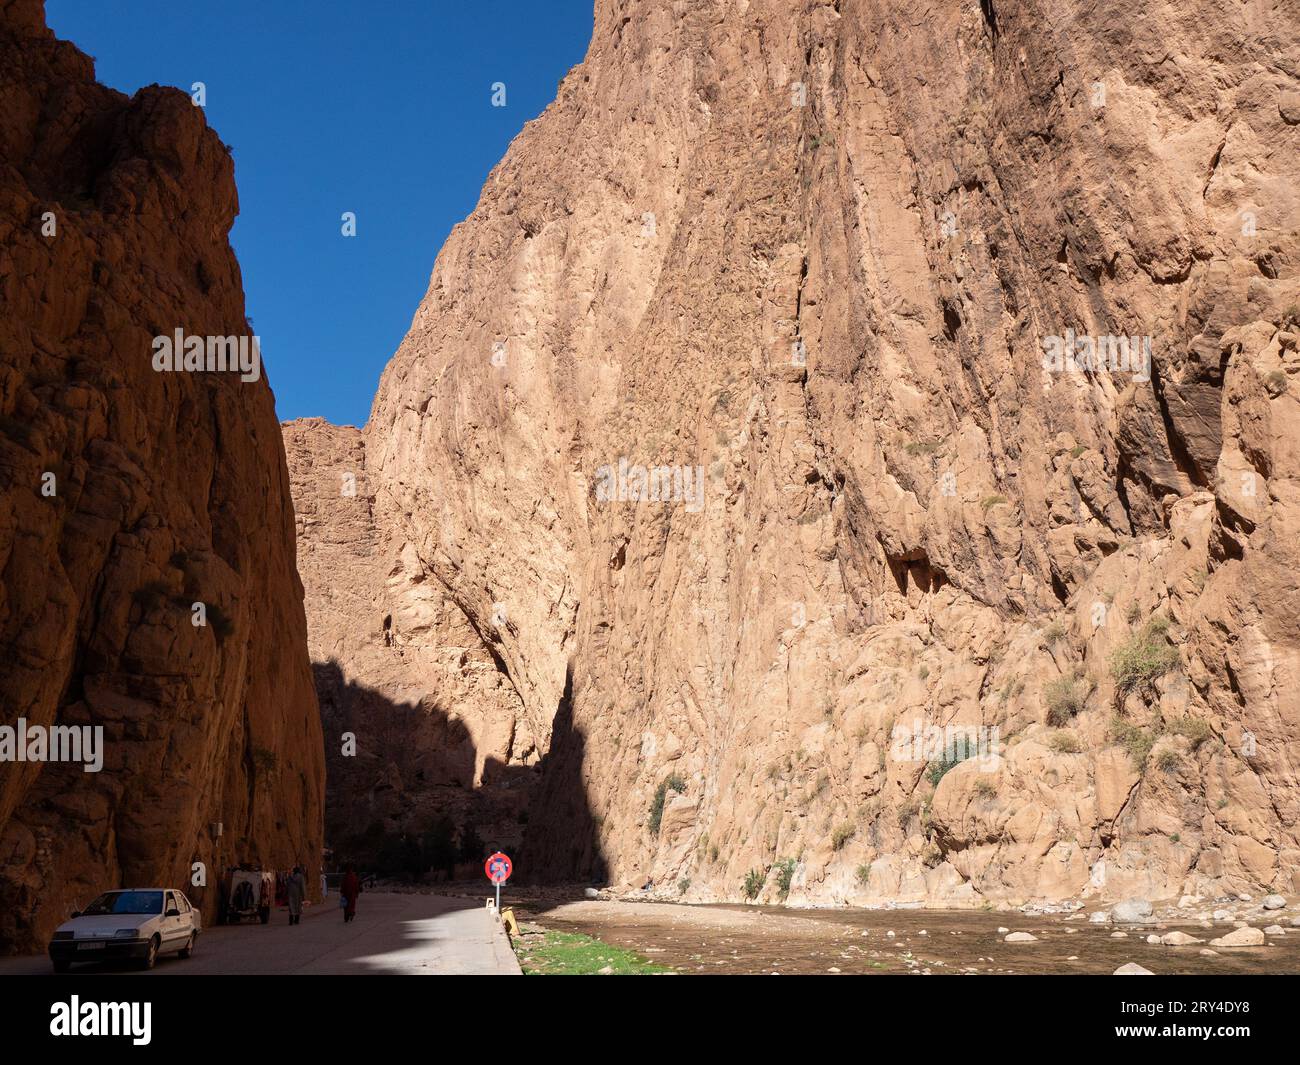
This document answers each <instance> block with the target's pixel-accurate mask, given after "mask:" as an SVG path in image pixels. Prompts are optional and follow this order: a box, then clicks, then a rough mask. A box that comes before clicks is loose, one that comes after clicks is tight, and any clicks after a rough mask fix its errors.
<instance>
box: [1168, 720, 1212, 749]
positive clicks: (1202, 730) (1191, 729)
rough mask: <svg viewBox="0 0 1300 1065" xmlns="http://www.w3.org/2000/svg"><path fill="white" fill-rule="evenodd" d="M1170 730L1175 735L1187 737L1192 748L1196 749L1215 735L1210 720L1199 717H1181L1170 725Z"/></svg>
mask: <svg viewBox="0 0 1300 1065" xmlns="http://www.w3.org/2000/svg"><path fill="white" fill-rule="evenodd" d="M1169 731H1170V732H1172V733H1173V734H1174V735H1175V736H1182V737H1183V738H1184V739H1186V740H1187V742H1188V743H1190V744H1191V745H1192V750H1196V749H1197V748H1198V747H1200V745H1201V744H1202V743H1204V742H1205V741H1206V740H1208V739H1209V738H1210V737H1211V736H1213V735H1214V731H1213V730H1212V729H1211V728H1210V725H1209V722H1207V721H1203V720H1202V719H1201V718H1199V717H1180V718H1179V719H1178V720H1177V721H1175V722H1174V723H1173V724H1172V725H1170V726H1169Z"/></svg>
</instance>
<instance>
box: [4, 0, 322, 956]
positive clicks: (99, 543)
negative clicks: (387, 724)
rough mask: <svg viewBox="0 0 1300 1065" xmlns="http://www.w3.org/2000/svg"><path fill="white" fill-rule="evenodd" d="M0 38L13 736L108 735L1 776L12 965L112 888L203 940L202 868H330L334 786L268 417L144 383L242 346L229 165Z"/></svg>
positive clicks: (46, 35)
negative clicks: (181, 358) (212, 338)
mask: <svg viewBox="0 0 1300 1065" xmlns="http://www.w3.org/2000/svg"><path fill="white" fill-rule="evenodd" d="M0 16H2V17H0V100H3V101H4V106H3V108H0V240H2V241H3V246H4V254H3V256H2V257H0V309H2V311H3V313H0V648H2V649H3V657H4V663H5V664H4V667H3V669H0V706H2V709H3V712H2V714H0V724H2V725H4V726H6V727H15V726H16V725H17V722H18V720H19V719H23V720H24V721H25V722H26V725H27V727H28V728H29V729H30V728H33V727H38V728H42V729H45V728H48V727H50V726H52V725H56V724H57V725H60V726H88V727H91V728H102V730H103V731H102V735H103V749H102V754H103V765H102V770H101V771H100V772H97V773H88V772H84V770H83V766H82V764H81V763H68V762H44V763H42V762H31V761H28V762H16V761H5V762H3V763H0V946H3V948H5V949H36V948H40V947H43V946H44V944H45V943H46V941H47V939H48V934H49V932H50V930H51V929H52V928H53V927H54V926H55V925H56V924H58V923H59V922H61V921H63V920H65V919H66V918H67V916H68V912H69V911H70V910H72V909H74V908H76V905H77V904H78V903H80V904H82V905H84V904H85V903H86V902H88V901H89V900H90V898H91V897H92V896H93V895H95V894H96V893H97V892H99V891H102V890H105V889H109V888H113V887H117V886H124V885H136V886H140V885H153V884H160V883H161V884H167V885H175V886H177V887H182V888H184V889H185V890H187V892H188V893H189V894H190V896H191V897H192V898H193V899H194V900H195V901H196V902H197V903H198V904H200V905H201V906H202V907H203V909H204V911H205V913H206V915H207V918H208V920H213V919H215V917H214V915H215V901H216V893H215V890H214V888H213V887H212V886H209V887H207V888H206V889H204V888H202V887H200V886H198V885H196V884H195V882H194V878H193V877H192V875H191V867H192V864H193V863H195V862H201V863H204V865H205V866H206V870H207V874H208V881H209V884H210V885H211V884H213V883H214V882H215V874H216V873H217V871H218V869H219V868H220V867H221V866H222V865H224V864H227V863H230V862H237V861H249V862H256V863H261V864H264V865H266V866H269V867H272V868H286V867H288V866H291V865H292V864H293V863H295V862H302V863H304V864H305V865H307V866H309V867H313V868H314V867H318V866H319V864H320V857H321V821H322V802H323V790H324V764H323V755H322V750H321V738H320V723H319V716H318V713H317V708H316V699H315V694H314V690H313V684H312V676H311V672H310V665H309V661H308V658H307V654H306V632H305V621H304V615H303V610H302V602H301V600H302V587H301V584H300V582H299V581H298V578H297V575H296V573H295V569H294V538H293V512H292V509H291V501H290V494H289V480H288V471H287V468H286V466H285V462H284V452H283V447H282V445H281V442H280V436H279V432H278V426H277V423H276V419H275V410H274V403H273V399H272V396H271V391H270V389H269V387H268V386H267V383H266V381H265V379H264V378H263V377H259V378H258V380H256V381H248V382H245V381H242V380H240V376H239V375H238V374H232V373H230V372H228V371H217V372H211V373H207V372H179V373H177V372H172V373H162V372H156V371H155V370H154V369H153V351H154V349H153V346H152V345H153V338H154V337H155V336H158V335H171V334H172V333H173V331H174V330H175V329H177V328H181V329H183V330H184V331H185V334H186V335H194V336H207V335H217V336H239V335H248V334H249V333H250V332H251V330H250V329H249V326H248V323H247V322H246V321H245V317H244V296H243V289H242V284H241V280H240V274H239V266H238V264H237V262H236V260H235V257H234V254H233V252H232V251H231V249H230V246H229V244H228V242H227V239H226V237H227V233H228V231H229V229H230V226H231V223H232V221H233V220H234V217H235V214H236V212H237V209H238V208H237V200H236V194H235V184H234V177H233V164H232V162H231V158H230V155H229V153H228V152H227V150H226V149H225V147H224V146H223V145H222V143H221V141H220V140H219V139H218V138H217V137H216V135H215V134H214V133H212V132H211V131H210V130H209V129H207V128H206V125H205V122H204V117H203V112H202V110H201V109H199V108H196V107H194V106H192V105H191V103H190V100H189V98H188V97H187V96H185V95H184V94H183V93H180V92H177V91H175V90H170V89H161V88H157V87H151V88H146V89H143V90H141V91H140V92H139V93H137V94H136V96H135V97H133V98H131V99H128V98H126V97H124V96H122V95H121V94H120V93H116V92H113V91H111V90H109V89H106V88H104V87H102V86H100V85H97V84H96V83H95V80H94V69H93V64H92V61H91V60H90V59H89V58H88V57H87V56H85V55H83V54H82V53H81V52H80V51H78V50H77V49H76V48H75V47H73V46H72V45H71V44H68V43H66V42H62V41H57V40H55V39H54V37H53V36H52V34H51V33H50V32H49V30H47V29H46V28H45V25H44V14H43V6H42V5H41V4H40V3H30V2H15V0H10V2H5V3H0ZM196 603H199V604H202V608H201V609H200V610H198V611H196V610H195V606H194V604H196ZM196 616H199V617H201V618H202V619H203V620H204V621H205V624H203V625H195V624H194V623H193V619H194V618H195V617H196ZM92 735H93V734H92ZM218 824H220V826H221V829H220V833H219V834H218V831H217V829H216V828H215V826H216V825H218Z"/></svg>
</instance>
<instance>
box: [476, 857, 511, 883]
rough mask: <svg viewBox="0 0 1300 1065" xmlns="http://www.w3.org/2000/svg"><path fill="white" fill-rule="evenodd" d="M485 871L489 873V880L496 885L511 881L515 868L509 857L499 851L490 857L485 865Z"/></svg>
mask: <svg viewBox="0 0 1300 1065" xmlns="http://www.w3.org/2000/svg"><path fill="white" fill-rule="evenodd" d="M483 871H484V872H485V873H487V878H488V879H489V880H491V881H492V883H494V884H498V885H499V884H504V883H505V882H506V881H507V880H509V879H510V874H511V872H513V871H514V866H513V865H512V864H511V862H510V859H509V857H508V856H506V855H504V854H502V853H501V852H500V851H497V852H496V853H495V854H493V855H490V856H489V857H488V860H487V861H486V862H484V863H483Z"/></svg>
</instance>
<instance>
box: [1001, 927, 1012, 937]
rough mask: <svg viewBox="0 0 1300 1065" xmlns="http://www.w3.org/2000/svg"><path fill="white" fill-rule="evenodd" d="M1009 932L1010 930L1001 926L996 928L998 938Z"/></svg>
mask: <svg viewBox="0 0 1300 1065" xmlns="http://www.w3.org/2000/svg"><path fill="white" fill-rule="evenodd" d="M1010 931H1011V929H1010V928H1004V927H1002V926H1001V925H999V926H998V935H1000V936H1005V935H1006V934H1007V933H1008V932H1010Z"/></svg>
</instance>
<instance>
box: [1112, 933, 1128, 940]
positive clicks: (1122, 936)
mask: <svg viewBox="0 0 1300 1065" xmlns="http://www.w3.org/2000/svg"><path fill="white" fill-rule="evenodd" d="M1110 938H1111V939H1128V933H1127V932H1112V933H1111V934H1110Z"/></svg>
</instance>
